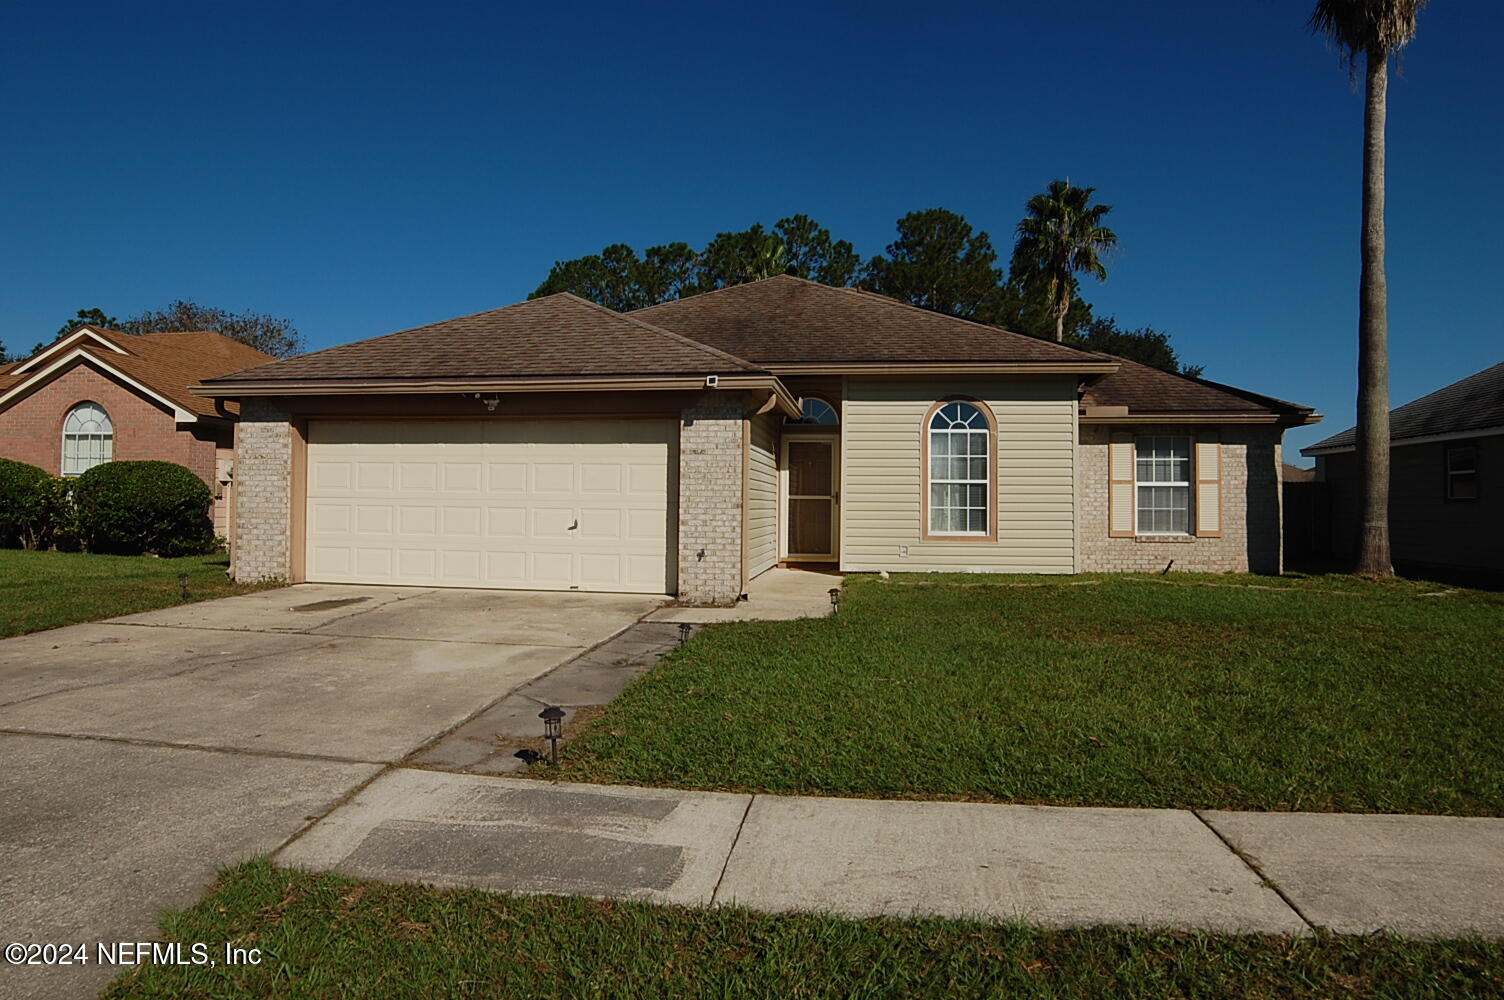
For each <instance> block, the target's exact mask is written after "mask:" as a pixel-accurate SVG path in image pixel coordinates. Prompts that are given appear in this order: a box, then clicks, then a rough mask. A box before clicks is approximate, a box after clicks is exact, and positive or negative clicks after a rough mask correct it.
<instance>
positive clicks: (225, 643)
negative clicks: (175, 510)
mask: <svg viewBox="0 0 1504 1000" xmlns="http://www.w3.org/2000/svg"><path fill="white" fill-rule="evenodd" d="M661 603H662V602H661V601H660V600H656V599H653V598H647V597H634V596H623V595H603V594H572V593H552V594H544V593H524V592H501V591H457V590H421V589H409V588H386V587H336V586H327V585H317V584H310V585H304V586H299V587H290V588H286V589H282V590H273V591H264V592H262V593H258V594H251V595H246V596H243V597H232V598H226V599H224V600H219V601H210V602H204V603H201V604H191V605H186V606H183V607H180V608H171V609H167V610H163V611H153V612H147V613H144V614H139V615H129V616H127V617H124V618H117V619H112V620H110V621H106V622H98V623H93V624H87V625H74V626H69V627H67V628H60V629H54V630H52V631H49V632H39V633H35V634H33V635H28V636H20V637H17V638H13V639H6V640H3V641H0V759H4V760H5V761H6V763H7V766H6V767H4V768H0V803H3V805H0V851H3V852H4V860H3V861H0V913H3V914H4V915H5V917H6V920H5V925H6V926H5V941H4V943H9V942H11V941H22V942H27V941H35V942H65V941H74V942H76V941H80V940H84V941H89V942H94V941H111V940H136V939H141V938H149V937H150V936H151V935H152V933H153V931H154V928H155V918H156V916H157V914H158V912H159V911H160V910H161V909H162V908H163V907H168V906H182V905H186V904H188V903H191V902H192V901H193V900H194V899H196V898H197V897H198V895H199V894H200V892H201V891H202V888H203V886H204V885H205V884H206V883H207V882H208V881H210V880H211V879H212V878H213V875H214V872H215V870H216V868H218V867H219V866H221V865H224V864H227V863H231V862H234V861H238V860H240V859H243V858H244V857H246V856H248V855H251V854H254V853H257V852H261V851H269V850H272V849H275V848H276V847H278V846H280V845H281V844H282V843H283V842H285V841H286V840H287V839H288V838H289V837H291V836H293V835H294V834H296V833H298V832H299V831H300V830H302V829H303V828H304V827H306V826H307V825H308V824H309V823H310V822H312V821H314V820H316V819H318V818H319V817H320V816H322V815H324V814H325V813H327V812H328V811H329V810H330V809H332V808H333V807H334V806H335V805H336V804H338V803H339V802H340V801H342V800H343V799H345V798H346V797H347V796H348V795H349V794H350V793H351V792H353V791H355V790H356V789H358V788H360V787H361V786H363V785H364V784H365V783H366V782H368V781H370V780H371V779H372V778H374V777H375V776H376V775H377V774H379V773H381V771H382V770H383V769H384V768H386V767H387V766H388V765H390V764H393V763H395V762H397V761H400V760H402V759H403V758H405V757H408V756H409V755H412V754H414V753H415V752H417V751H419V750H421V749H422V748H424V747H426V746H428V745H429V744H431V743H433V742H434V741H435V740H436V739H438V738H439V737H441V736H443V735H444V734H445V733H447V732H449V731H450V730H452V729H454V728H455V727H457V726H460V725H461V724H462V723H464V722H465V721H466V720H467V719H470V718H471V717H473V716H475V715H476V714H477V713H479V712H481V711H483V710H484V709H485V708H486V707H488V706H490V705H492V704H494V703H495V702H497V701H499V700H501V699H502V698H504V697H505V696H506V695H507V694H508V693H509V692H511V691H512V690H514V689H515V688H517V687H519V686H521V685H523V684H525V683H527V682H528V681H531V680H533V679H534V678H537V677H538V676H540V675H542V674H544V673H547V672H548V671H550V670H552V669H553V668H554V667H556V666H558V665H559V664H561V663H564V662H566V661H568V660H570V659H573V658H574V657H576V656H578V655H580V654H581V653H583V652H585V651H586V650H587V649H589V648H591V647H593V646H595V645H597V644H599V643H601V642H603V641H605V640H607V639H609V638H610V637H611V636H613V635H615V634H617V633H619V632H621V631H622V630H624V629H626V628H628V627H629V626H631V625H632V624H634V623H635V622H637V621H638V620H639V619H641V618H642V617H643V616H645V615H647V614H648V613H649V612H651V611H653V610H654V609H656V608H657V607H658V606H659V605H660V604H661ZM116 971H118V970H113V969H108V968H104V969H102V968H100V967H99V966H97V965H90V966H87V967H83V968H78V967H75V968H71V969H56V970H47V969H38V968H12V967H9V966H0V997H12V996H16V997H40V996H77V995H82V994H84V993H87V992H88V991H89V990H90V989H93V988H97V986H98V985H99V984H101V983H103V982H104V981H106V980H108V979H109V978H110V977H111V976H112V975H113V974H114V973H115V972H116Z"/></svg>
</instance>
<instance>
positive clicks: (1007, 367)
mask: <svg viewBox="0 0 1504 1000" xmlns="http://www.w3.org/2000/svg"><path fill="white" fill-rule="evenodd" d="M766 367H767V369H768V371H770V372H772V373H773V374H775V375H1108V374H1111V373H1112V372H1115V371H1117V370H1118V367H1119V366H1118V363H1117V362H1115V361H839V362H790V363H773V364H768V365H767V366H766Z"/></svg>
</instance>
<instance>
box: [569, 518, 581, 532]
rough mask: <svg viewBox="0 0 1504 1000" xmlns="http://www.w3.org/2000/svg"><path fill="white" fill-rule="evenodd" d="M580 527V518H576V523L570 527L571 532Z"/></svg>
mask: <svg viewBox="0 0 1504 1000" xmlns="http://www.w3.org/2000/svg"><path fill="white" fill-rule="evenodd" d="M579 526H580V519H579V518H575V519H574V523H573V524H571V525H570V526H569V530H570V531H573V530H574V529H576V528H578V527H579Z"/></svg>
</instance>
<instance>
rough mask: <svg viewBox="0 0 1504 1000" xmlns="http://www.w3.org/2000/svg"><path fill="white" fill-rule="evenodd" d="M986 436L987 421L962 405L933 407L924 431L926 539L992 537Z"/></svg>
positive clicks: (981, 412) (974, 407) (989, 430)
mask: <svg viewBox="0 0 1504 1000" xmlns="http://www.w3.org/2000/svg"><path fill="white" fill-rule="evenodd" d="M992 434H993V426H992V420H991V418H990V417H989V415H988V414H987V413H986V412H985V411H984V410H983V409H982V408H981V407H980V406H978V405H977V404H975V403H968V402H965V401H963V400H951V401H949V402H944V403H939V404H937V405H936V408H935V409H934V410H933V411H931V413H930V418H929V425H928V426H927V427H926V428H925V437H926V441H927V444H928V447H927V451H928V466H929V467H928V468H927V469H926V470H925V471H926V472H927V473H928V476H927V478H928V481H929V482H928V490H927V493H928V496H927V500H928V508H929V509H928V512H927V514H926V517H927V518H928V523H927V524H926V528H927V529H928V533H929V534H930V535H961V536H983V537H990V536H991V534H992V530H993V529H992V506H993V505H992V478H993V476H992V466H993V458H992Z"/></svg>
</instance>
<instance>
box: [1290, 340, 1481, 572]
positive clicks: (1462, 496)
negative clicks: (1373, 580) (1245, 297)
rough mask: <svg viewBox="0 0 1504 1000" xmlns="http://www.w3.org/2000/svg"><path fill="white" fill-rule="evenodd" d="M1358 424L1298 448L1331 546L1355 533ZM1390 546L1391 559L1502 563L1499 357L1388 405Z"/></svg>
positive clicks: (1346, 542)
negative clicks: (1311, 463)
mask: <svg viewBox="0 0 1504 1000" xmlns="http://www.w3.org/2000/svg"><path fill="white" fill-rule="evenodd" d="M1356 430H1357V429H1356V428H1348V429H1347V430H1345V431H1343V432H1342V433H1341V434H1336V435H1333V436H1332V437H1329V438H1327V439H1326V440H1324V441H1318V442H1316V443H1315V444H1313V445H1311V446H1310V447H1308V448H1302V449H1301V450H1300V453H1301V454H1302V455H1311V456H1314V457H1315V459H1316V474H1317V478H1318V479H1319V480H1321V481H1323V482H1325V483H1326V484H1327V490H1328V493H1329V496H1330V504H1331V546H1332V549H1333V551H1334V553H1335V554H1336V555H1339V556H1343V557H1351V556H1352V555H1353V553H1354V550H1355V547H1356V545H1357V540H1358V496H1359V494H1358V462H1357V453H1356V451H1355V450H1354V449H1355V443H1356V440H1357V434H1356ZM1389 436H1390V449H1389V544H1390V550H1391V552H1392V554H1393V558H1394V561H1395V563H1396V564H1398V565H1401V566H1413V567H1417V568H1427V567H1433V568H1441V569H1459V570H1482V571H1492V572H1498V571H1504V363H1500V364H1497V365H1494V366H1493V367H1492V368H1485V369H1484V370H1483V371H1481V372H1478V373H1477V374H1476V375H1470V376H1468V377H1467V378H1465V379H1463V380H1461V381H1460V382H1453V383H1452V384H1451V385H1449V386H1447V387H1445V388H1443V389H1438V390H1436V391H1435V392H1433V393H1431V394H1430V395H1429V396H1422V397H1421V398H1420V399H1417V400H1415V401H1414V402H1412V403H1406V404H1405V405H1404V406H1401V407H1398V408H1396V409H1393V410H1390V411H1389Z"/></svg>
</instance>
